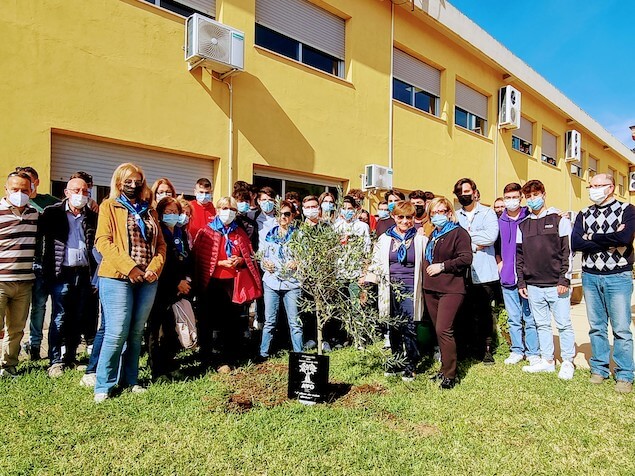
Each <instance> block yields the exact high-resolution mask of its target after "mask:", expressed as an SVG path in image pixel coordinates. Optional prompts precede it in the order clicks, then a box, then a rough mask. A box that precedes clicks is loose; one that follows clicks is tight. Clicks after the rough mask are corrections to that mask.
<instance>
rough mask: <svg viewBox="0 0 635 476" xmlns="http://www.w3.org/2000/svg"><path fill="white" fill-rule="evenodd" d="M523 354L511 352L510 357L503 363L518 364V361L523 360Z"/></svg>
mask: <svg viewBox="0 0 635 476" xmlns="http://www.w3.org/2000/svg"><path fill="white" fill-rule="evenodd" d="M523 358H524V357H523V354H517V353H516V352H512V353H511V354H509V357H507V358H506V359H505V360H504V361H503V363H504V364H505V365H514V364H517V363H518V362H522V360H523Z"/></svg>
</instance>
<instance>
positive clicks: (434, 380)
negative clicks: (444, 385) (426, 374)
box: [430, 372, 444, 382]
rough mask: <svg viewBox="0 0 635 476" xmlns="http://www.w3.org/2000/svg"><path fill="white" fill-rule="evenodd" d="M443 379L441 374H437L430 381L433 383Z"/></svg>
mask: <svg viewBox="0 0 635 476" xmlns="http://www.w3.org/2000/svg"><path fill="white" fill-rule="evenodd" d="M443 379H444V377H443V372H438V373H436V374H434V375H433V376H432V377H430V380H432V381H433V382H440V381H442V380H443Z"/></svg>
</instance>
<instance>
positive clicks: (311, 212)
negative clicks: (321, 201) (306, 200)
mask: <svg viewBox="0 0 635 476" xmlns="http://www.w3.org/2000/svg"><path fill="white" fill-rule="evenodd" d="M302 213H304V216H305V217H307V218H308V219H309V220H314V219H315V218H317V217H318V216H319V214H320V210H319V209H318V208H302Z"/></svg>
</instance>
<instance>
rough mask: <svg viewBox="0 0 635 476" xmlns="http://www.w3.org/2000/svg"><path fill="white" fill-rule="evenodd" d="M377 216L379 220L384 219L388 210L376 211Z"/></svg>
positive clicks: (388, 214) (387, 214)
mask: <svg viewBox="0 0 635 476" xmlns="http://www.w3.org/2000/svg"><path fill="white" fill-rule="evenodd" d="M377 216H378V217H379V219H380V220H385V219H386V218H388V217H389V216H390V212H389V211H388V210H379V211H378V212H377Z"/></svg>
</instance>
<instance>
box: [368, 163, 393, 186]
mask: <svg viewBox="0 0 635 476" xmlns="http://www.w3.org/2000/svg"><path fill="white" fill-rule="evenodd" d="M364 171H365V173H364V188H365V189H369V188H379V189H383V190H390V189H392V169H391V168H390V167H383V166H381V165H376V164H370V165H367V166H366V167H365V168H364Z"/></svg>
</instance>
